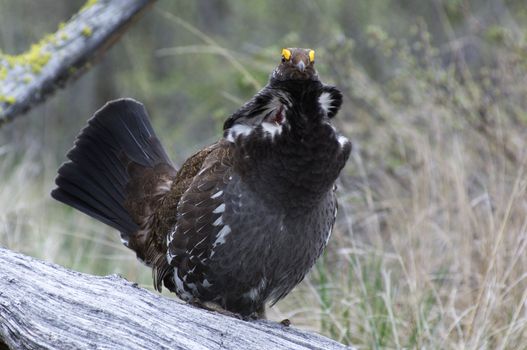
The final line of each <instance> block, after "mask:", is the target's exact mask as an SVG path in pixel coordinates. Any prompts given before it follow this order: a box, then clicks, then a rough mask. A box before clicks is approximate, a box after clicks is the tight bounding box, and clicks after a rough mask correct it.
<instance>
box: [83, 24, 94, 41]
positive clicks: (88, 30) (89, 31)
mask: <svg viewBox="0 0 527 350" xmlns="http://www.w3.org/2000/svg"><path fill="white" fill-rule="evenodd" d="M92 34H93V30H92V29H91V28H90V27H88V26H85V27H84V28H82V35H84V36H85V37H87V38H89V37H90V36H91V35H92Z"/></svg>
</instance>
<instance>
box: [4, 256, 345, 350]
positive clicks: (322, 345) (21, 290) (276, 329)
mask: <svg viewBox="0 0 527 350" xmlns="http://www.w3.org/2000/svg"><path fill="white" fill-rule="evenodd" d="M2 342H3V343H5V344H7V346H8V347H9V348H11V349H99V348H104V349H324V350H332V349H346V347H345V346H344V345H342V344H339V343H337V342H335V341H333V340H330V339H328V338H325V337H323V336H321V335H318V334H314V333H309V332H305V331H301V330H298V329H295V328H294V327H285V326H283V325H281V324H279V323H275V322H271V321H262V320H259V321H242V320H239V319H236V318H233V317H229V316H224V315H221V314H218V313H215V312H210V311H206V310H203V309H199V308H196V307H193V306H190V305H187V304H183V303H181V302H178V301H177V300H175V299H171V298H167V297H165V296H163V295H159V294H155V293H152V292H150V291H148V290H146V289H142V288H139V287H138V286H137V284H134V283H131V282H128V281H126V280H125V279H123V278H121V277H119V276H116V275H112V276H107V277H98V276H91V275H87V274H83V273H79V272H75V271H71V270H67V269H65V268H63V267H61V266H58V265H55V264H52V263H48V262H43V261H40V260H37V259H35V258H32V257H28V256H25V255H22V254H19V253H14V252H12V251H9V250H7V249H3V248H0V349H2Z"/></svg>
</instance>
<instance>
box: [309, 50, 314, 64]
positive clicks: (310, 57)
mask: <svg viewBox="0 0 527 350" xmlns="http://www.w3.org/2000/svg"><path fill="white" fill-rule="evenodd" d="M309 62H311V63H315V51H314V50H309Z"/></svg>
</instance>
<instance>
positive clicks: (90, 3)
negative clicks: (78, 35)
mask: <svg viewBox="0 0 527 350" xmlns="http://www.w3.org/2000/svg"><path fill="white" fill-rule="evenodd" d="M98 1H99V0H88V1H86V3H85V4H84V5H82V7H81V9H80V11H79V12H82V11H84V10H87V9H89V8H90V7H92V6H93V5H95V4H96V3H97V2H98Z"/></svg>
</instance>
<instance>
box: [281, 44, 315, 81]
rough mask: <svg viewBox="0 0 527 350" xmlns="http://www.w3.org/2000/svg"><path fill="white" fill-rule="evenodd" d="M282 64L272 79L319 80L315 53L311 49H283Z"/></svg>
mask: <svg viewBox="0 0 527 350" xmlns="http://www.w3.org/2000/svg"><path fill="white" fill-rule="evenodd" d="M281 60H282V61H281V62H280V64H279V65H278V66H277V67H276V68H275V70H274V71H273V73H272V74H271V79H275V80H278V81H285V80H318V75H317V71H316V70H315V51H314V50H311V49H299V48H288V49H282V58H281Z"/></svg>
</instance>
